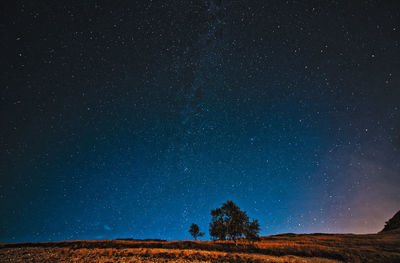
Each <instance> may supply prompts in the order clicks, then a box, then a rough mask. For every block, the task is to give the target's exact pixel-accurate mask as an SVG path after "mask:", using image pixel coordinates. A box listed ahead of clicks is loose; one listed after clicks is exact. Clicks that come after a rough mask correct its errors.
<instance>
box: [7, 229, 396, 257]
mask: <svg viewBox="0 0 400 263" xmlns="http://www.w3.org/2000/svg"><path fill="white" fill-rule="evenodd" d="M0 262H103V263H105V262H389V263H390V262H400V231H391V232H387V233H384V234H371V235H351V234H348V235H339V234H335V235H329V234H312V235H299V234H285V235H276V236H269V237H263V238H262V240H261V241H259V242H256V243H255V244H254V245H249V244H248V243H246V242H244V241H239V242H238V244H236V245H235V244H234V243H233V242H229V241H224V242H219V241H217V242H213V241H196V242H195V241H169V242H166V241H157V240H155V241H151V240H150V241H143V240H99V241H62V242H48V243H25V244H2V245H0Z"/></svg>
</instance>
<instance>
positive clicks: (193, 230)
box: [189, 223, 204, 240]
mask: <svg viewBox="0 0 400 263" xmlns="http://www.w3.org/2000/svg"><path fill="white" fill-rule="evenodd" d="M189 233H190V234H191V235H192V236H193V238H194V240H197V237H202V236H204V233H200V228H199V226H198V225H196V224H195V223H193V224H192V225H191V226H190V229H189Z"/></svg>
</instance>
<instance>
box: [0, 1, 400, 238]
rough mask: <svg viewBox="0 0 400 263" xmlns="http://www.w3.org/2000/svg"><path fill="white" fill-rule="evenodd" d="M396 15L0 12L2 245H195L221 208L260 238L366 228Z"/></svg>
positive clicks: (393, 187)
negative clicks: (238, 213) (253, 224)
mask: <svg viewBox="0 0 400 263" xmlns="http://www.w3.org/2000/svg"><path fill="white" fill-rule="evenodd" d="M261 2H263V3H261ZM399 7H400V6H399V4H398V3H396V1H392V2H390V1H385V2H381V1H364V2H363V3H361V2H358V3H356V2H355V1H354V2H353V1H352V3H348V1H343V2H337V1H325V2H324V3H309V2H308V1H304V2H301V1H287V2H285V1H266V2H265V3H264V1H211V0H210V1H194V2H191V1H160V2H157V1H136V2H135V1H126V2H125V1H119V2H118V3H117V2H115V3H113V2H108V3H106V2H96V3H88V2H86V1H83V2H82V3H74V4H73V3H71V2H67V1H65V2H64V1H41V3H37V2H32V1H21V2H18V3H8V4H2V8H1V9H0V10H1V11H0V12H1V15H0V17H1V20H0V26H1V31H2V41H1V45H2V47H3V48H2V56H1V57H2V59H1V63H0V65H1V75H0V76H1V83H2V93H1V116H2V117H1V127H2V131H1V138H0V142H1V169H0V173H1V174H0V207H1V208H0V212H1V214H0V241H4V242H21V241H47V240H65V239H97V238H126V237H133V238H161V239H169V240H171V239H189V238H190V234H189V233H188V230H189V226H190V224H191V223H197V224H198V225H199V226H200V229H201V231H203V232H206V236H205V237H204V238H209V236H208V233H207V232H208V223H209V222H210V220H211V216H210V211H211V209H214V208H216V207H218V206H220V205H221V204H222V203H223V202H225V201H226V200H233V201H234V202H235V203H237V204H238V205H239V207H240V208H241V209H242V210H245V211H247V213H248V215H249V216H250V218H256V219H258V220H259V222H260V224H261V232H260V234H261V235H269V234H277V233H285V232H296V233H310V232H353V233H372V232H377V231H379V230H381V229H382V228H383V225H384V222H385V221H387V220H388V219H389V218H390V217H391V216H392V215H393V214H394V213H395V212H396V211H397V210H399V209H400V194H399V193H400V176H399V172H400V152H399V150H400V138H399V134H400V47H399V45H400V42H399V40H400V13H399V12H398V11H397V10H399Z"/></svg>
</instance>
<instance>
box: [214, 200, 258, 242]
mask: <svg viewBox="0 0 400 263" xmlns="http://www.w3.org/2000/svg"><path fill="white" fill-rule="evenodd" d="M211 216H212V219H211V223H210V229H209V231H210V236H211V237H212V239H214V240H216V239H218V240H225V239H226V238H227V239H229V240H233V241H234V242H235V243H236V240H237V239H239V238H241V237H243V236H245V237H246V239H248V240H249V242H250V241H255V240H258V238H259V237H258V232H259V231H260V224H259V223H258V221H257V220H253V221H252V222H250V220H249V217H248V216H247V214H246V212H244V211H241V210H240V208H239V207H238V206H237V205H236V204H235V203H234V202H232V201H227V202H226V203H224V204H223V205H222V207H221V208H216V209H215V210H211Z"/></svg>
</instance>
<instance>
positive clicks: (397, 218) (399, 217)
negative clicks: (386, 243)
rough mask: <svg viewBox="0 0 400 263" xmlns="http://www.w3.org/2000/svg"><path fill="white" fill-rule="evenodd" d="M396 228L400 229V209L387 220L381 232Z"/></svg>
mask: <svg viewBox="0 0 400 263" xmlns="http://www.w3.org/2000/svg"><path fill="white" fill-rule="evenodd" d="M396 229H400V211H399V212H397V213H396V214H395V215H394V216H393V217H392V218H391V219H389V221H387V222H386V224H385V227H384V228H383V230H382V231H381V232H386V231H392V230H396Z"/></svg>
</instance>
